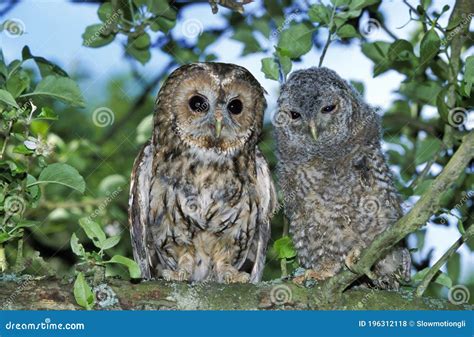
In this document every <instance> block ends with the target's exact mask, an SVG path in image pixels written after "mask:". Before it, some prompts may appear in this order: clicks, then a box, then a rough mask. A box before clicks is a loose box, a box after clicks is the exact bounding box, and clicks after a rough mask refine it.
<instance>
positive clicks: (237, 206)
mask: <svg viewBox="0 0 474 337" xmlns="http://www.w3.org/2000/svg"><path fill="white" fill-rule="evenodd" d="M265 107H266V102H265V98H264V90H263V88H262V87H261V86H260V84H259V83H258V82H257V80H256V79H255V78H254V77H253V76H252V75H251V74H250V73H249V72H248V71H247V70H246V69H245V68H242V67H239V66H236V65H232V64H224V63H195V64H189V65H185V66H182V67H180V68H179V69H177V70H175V71H174V72H173V73H172V74H171V75H170V76H169V77H168V79H167V80H166V82H165V83H164V85H163V87H162V88H161V90H160V93H159V94H158V98H157V101H156V105H155V117H154V130H153V135H152V138H151V140H150V142H148V143H147V144H146V145H145V146H144V148H143V149H142V151H141V152H140V154H139V155H138V157H137V159H136V161H135V165H134V169H133V172H132V184H131V193H130V210H129V221H130V230H131V236H132V245H133V253H134V258H135V260H136V261H137V262H138V264H139V265H140V269H141V271H142V276H143V277H144V278H152V277H157V276H161V277H164V278H165V279H168V280H187V281H204V280H215V281H218V282H248V281H251V282H257V281H259V280H260V279H261V276H262V272H263V266H264V261H265V254H266V249H267V242H268V239H269V237H270V222H269V217H270V216H271V214H272V213H273V210H274V208H275V200H276V198H275V191H274V186H273V182H272V179H271V175H270V172H269V169H268V166H267V164H266V162H265V159H264V158H263V156H262V155H261V153H260V151H259V150H258V148H257V146H256V144H257V139H258V136H259V134H260V132H261V128H262V123H263V113H264V110H265Z"/></svg>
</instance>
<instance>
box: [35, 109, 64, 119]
mask: <svg viewBox="0 0 474 337" xmlns="http://www.w3.org/2000/svg"><path fill="white" fill-rule="evenodd" d="M35 119H47V120H53V121H55V120H57V119H58V115H56V113H55V112H54V110H53V109H51V108H49V107H47V106H45V107H42V108H41V112H40V113H39V114H38V116H36V117H35Z"/></svg>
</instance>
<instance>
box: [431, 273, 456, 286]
mask: <svg viewBox="0 0 474 337" xmlns="http://www.w3.org/2000/svg"><path fill="white" fill-rule="evenodd" d="M434 282H435V283H438V284H440V285H442V286H445V287H447V288H451V287H452V286H453V281H452V280H451V278H450V277H449V276H448V275H447V274H445V273H443V272H439V275H438V276H436V278H435V279H434Z"/></svg>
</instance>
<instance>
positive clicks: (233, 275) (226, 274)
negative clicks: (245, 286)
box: [216, 264, 250, 284]
mask: <svg viewBox="0 0 474 337" xmlns="http://www.w3.org/2000/svg"><path fill="white" fill-rule="evenodd" d="M216 274H217V280H218V281H219V282H222V283H227V284H229V283H248V282H249V281H250V275H249V274H248V273H246V272H241V271H238V270H237V269H236V268H234V267H233V266H231V265H229V264H220V265H217V266H216Z"/></svg>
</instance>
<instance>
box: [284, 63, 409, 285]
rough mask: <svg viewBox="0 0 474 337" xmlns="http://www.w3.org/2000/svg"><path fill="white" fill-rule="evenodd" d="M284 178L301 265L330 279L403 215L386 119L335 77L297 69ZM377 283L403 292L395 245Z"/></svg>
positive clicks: (405, 267)
mask: <svg viewBox="0 0 474 337" xmlns="http://www.w3.org/2000/svg"><path fill="white" fill-rule="evenodd" d="M279 109H280V110H279V113H282V114H286V115H287V116H288V118H287V121H288V122H287V123H286V124H284V125H281V126H279V127H276V129H275V136H276V140H277V153H278V158H279V161H278V175H279V181H280V187H281V189H282V192H283V195H284V201H285V213H286V214H287V216H288V218H289V220H290V233H291V234H292V237H293V242H294V244H295V247H296V249H297V252H298V258H299V261H300V263H301V264H302V266H304V267H305V268H309V269H312V270H313V272H314V275H317V276H316V277H317V278H320V279H324V278H327V277H331V276H333V275H335V273H337V272H338V271H340V270H341V269H342V268H343V267H344V265H345V263H346V261H347V259H348V258H349V257H350V256H351V255H352V254H353V252H354V251H358V250H359V249H361V248H363V247H366V246H367V245H368V244H369V243H370V242H371V241H372V240H373V239H374V238H375V237H376V236H377V235H378V234H379V233H381V232H382V231H384V230H385V229H387V228H388V227H389V226H391V225H392V224H393V223H395V222H396V220H397V219H398V218H399V217H400V216H401V215H402V212H401V208H400V203H401V200H400V197H399V195H398V192H397V190H396V188H395V187H394V184H393V182H392V176H391V173H390V170H389V168H388V166H387V164H386V162H385V158H384V155H383V153H382V150H381V145H380V135H381V130H380V117H379V116H378V115H377V114H376V113H375V110H374V109H373V108H372V107H370V106H369V105H368V104H366V103H365V102H364V101H363V99H362V97H361V96H360V95H359V94H358V93H357V92H356V91H355V90H354V89H353V88H352V87H351V86H350V85H349V84H348V83H347V82H346V81H345V80H343V79H342V78H340V77H339V75H337V74H336V73H335V72H334V71H332V70H329V69H326V68H310V69H306V70H299V71H297V72H295V73H294V74H293V75H291V76H290V78H289V80H288V82H287V83H286V84H285V86H284V87H283V88H282V92H281V94H280V97H279ZM374 273H375V275H377V276H378V279H376V280H373V281H372V283H373V284H376V285H377V286H380V287H383V288H397V287H398V285H399V282H400V281H403V280H406V279H407V278H408V277H409V273H410V256H409V253H408V250H406V249H405V248H402V247H397V248H396V249H394V250H392V251H391V252H390V253H389V254H388V255H387V256H386V257H385V258H383V259H381V260H380V261H379V262H378V263H377V264H376V265H375V267H374Z"/></svg>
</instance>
